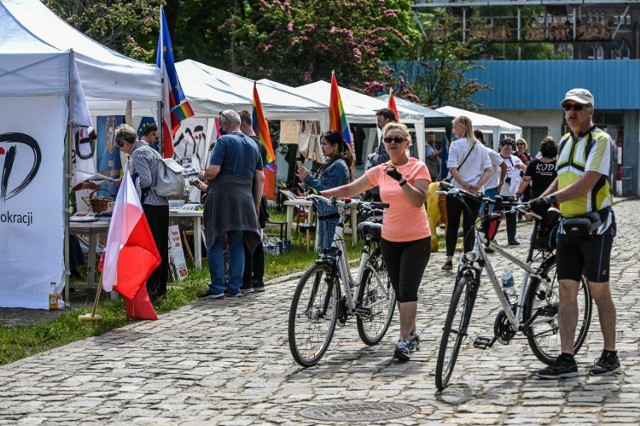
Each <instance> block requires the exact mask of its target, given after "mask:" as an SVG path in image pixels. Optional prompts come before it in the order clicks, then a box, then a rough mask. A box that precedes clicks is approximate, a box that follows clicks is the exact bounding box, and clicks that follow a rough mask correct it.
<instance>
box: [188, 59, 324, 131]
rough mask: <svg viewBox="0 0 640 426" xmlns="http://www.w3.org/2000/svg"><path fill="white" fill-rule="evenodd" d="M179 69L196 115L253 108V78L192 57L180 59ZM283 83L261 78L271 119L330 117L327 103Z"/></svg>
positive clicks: (260, 88) (263, 99)
mask: <svg viewBox="0 0 640 426" xmlns="http://www.w3.org/2000/svg"><path fill="white" fill-rule="evenodd" d="M176 70H177V72H178V77H179V78H180V83H181V85H182V91H183V92H184V94H185V96H186V98H187V99H188V100H189V103H190V104H191V107H192V108H193V110H194V112H195V113H196V117H198V116H200V117H216V116H217V115H218V113H220V111H223V110H225V109H235V110H238V109H246V110H249V111H251V109H252V104H253V83H254V81H253V80H251V79H249V78H246V77H242V76H239V75H237V74H234V73H231V72H228V71H224V70H221V69H218V68H214V67H210V66H208V65H205V64H202V63H199V62H196V61H192V60H186V61H181V62H178V63H176ZM282 86H283V87H286V86H284V85H282ZM283 87H278V86H276V85H274V84H269V83H264V82H263V81H260V82H258V94H259V95H260V102H261V103H262V109H263V110H264V113H265V116H266V117H267V119H269V120H321V119H322V117H323V115H325V114H326V115H327V117H328V112H327V107H326V106H324V105H322V104H321V103H319V102H316V101H314V100H312V99H309V98H305V97H304V96H302V95H299V94H296V93H295V92H294V91H292V90H284V89H283Z"/></svg>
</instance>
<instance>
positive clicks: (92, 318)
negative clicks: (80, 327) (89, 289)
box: [78, 274, 102, 322]
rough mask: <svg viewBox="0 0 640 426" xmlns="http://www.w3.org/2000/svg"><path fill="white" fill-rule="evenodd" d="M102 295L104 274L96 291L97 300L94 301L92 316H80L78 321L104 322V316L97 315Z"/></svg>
mask: <svg viewBox="0 0 640 426" xmlns="http://www.w3.org/2000/svg"><path fill="white" fill-rule="evenodd" d="M101 293H102V274H100V282H99V283H98V289H97V290H96V298H95V300H94V301H93V310H92V311H91V313H90V314H83V315H78V321H80V322H85V321H102V315H96V311H97V310H98V303H100V294H101Z"/></svg>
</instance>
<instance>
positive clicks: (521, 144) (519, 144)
mask: <svg viewBox="0 0 640 426" xmlns="http://www.w3.org/2000/svg"><path fill="white" fill-rule="evenodd" d="M516 146H524V144H523V143H517V144H516Z"/></svg>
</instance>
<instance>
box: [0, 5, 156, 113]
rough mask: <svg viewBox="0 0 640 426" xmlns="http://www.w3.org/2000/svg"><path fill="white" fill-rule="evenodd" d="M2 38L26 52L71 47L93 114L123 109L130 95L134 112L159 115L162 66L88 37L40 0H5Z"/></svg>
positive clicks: (0, 19) (0, 21)
mask: <svg viewBox="0 0 640 426" xmlns="http://www.w3.org/2000/svg"><path fill="white" fill-rule="evenodd" d="M0 39H1V40H0V43H3V44H10V45H12V46H13V49H14V50H16V51H22V52H33V51H42V49H47V50H50V51H57V52H65V51H68V50H73V52H74V57H75V62H76V67H77V69H78V74H79V75H80V81H81V84H82V88H83V89H84V93H85V96H86V99H87V102H88V104H89V108H90V110H91V113H92V114H93V115H111V114H124V111H125V107H126V101H127V100H132V101H133V102H132V106H133V109H132V112H133V114H136V115H146V116H156V106H157V104H156V102H157V101H160V100H161V95H162V85H161V80H160V70H159V68H157V67H156V66H155V65H150V64H143V63H142V62H139V61H135V60H133V59H130V58H128V57H126V56H123V55H121V54H120V53H117V52H115V51H113V50H111V49H108V48H107V47H105V46H103V45H101V44H100V43H98V42H96V41H94V40H92V39H90V38H89V37H87V36H85V35H84V34H82V33H81V32H79V31H78V30H76V29H75V28H73V27H71V26H70V25H68V24H67V23H66V22H64V21H63V20H62V19H60V18H59V17H58V16H56V15H55V14H54V13H53V12H51V11H50V10H49V9H48V8H47V7H46V6H45V5H44V4H42V3H41V2H40V0H2V2H1V3H0ZM38 45H40V47H38ZM21 49H23V50H21ZM33 49H35V50H33Z"/></svg>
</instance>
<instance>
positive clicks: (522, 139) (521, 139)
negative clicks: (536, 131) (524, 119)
mask: <svg viewBox="0 0 640 426" xmlns="http://www.w3.org/2000/svg"><path fill="white" fill-rule="evenodd" d="M518 142H522V143H523V144H524V149H527V148H528V147H529V144H528V143H527V140H526V139H525V138H518V140H517V141H516V145H518Z"/></svg>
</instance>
